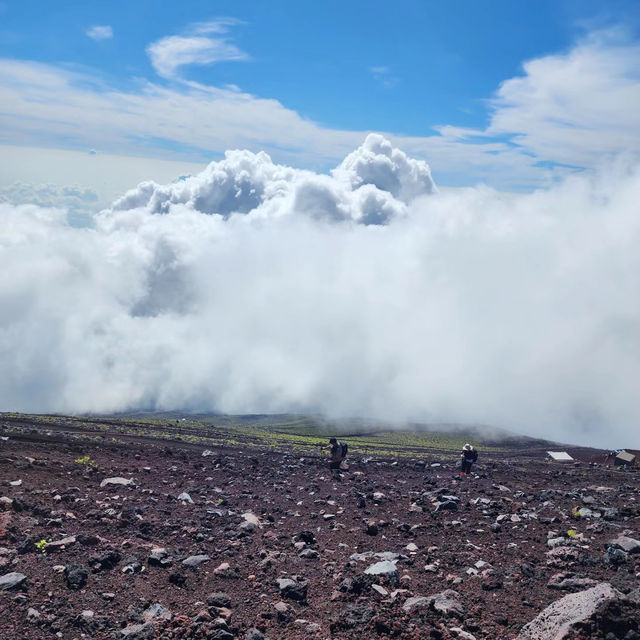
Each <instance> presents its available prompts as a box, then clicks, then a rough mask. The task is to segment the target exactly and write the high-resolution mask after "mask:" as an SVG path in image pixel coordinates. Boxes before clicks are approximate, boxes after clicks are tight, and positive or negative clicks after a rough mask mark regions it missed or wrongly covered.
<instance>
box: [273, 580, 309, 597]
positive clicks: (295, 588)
mask: <svg viewBox="0 0 640 640" xmlns="http://www.w3.org/2000/svg"><path fill="white" fill-rule="evenodd" d="M277 582H278V588H279V589H280V595H281V596H282V597H283V598H288V599H289V600H295V601H296V602H305V601H306V600H307V585H306V584H304V583H300V582H296V581H295V580H291V578H279V579H278V581H277Z"/></svg>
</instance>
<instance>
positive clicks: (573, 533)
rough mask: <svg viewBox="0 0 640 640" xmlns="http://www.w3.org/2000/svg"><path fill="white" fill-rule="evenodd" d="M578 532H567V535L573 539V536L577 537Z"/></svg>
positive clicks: (572, 530)
mask: <svg viewBox="0 0 640 640" xmlns="http://www.w3.org/2000/svg"><path fill="white" fill-rule="evenodd" d="M577 533H578V532H577V531H576V530H575V529H569V531H567V535H568V536H569V537H570V538H573V536H575V535H576V534H577Z"/></svg>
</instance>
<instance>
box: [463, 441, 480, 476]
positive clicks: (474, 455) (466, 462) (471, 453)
mask: <svg viewBox="0 0 640 640" xmlns="http://www.w3.org/2000/svg"><path fill="white" fill-rule="evenodd" d="M460 458H461V461H460V462H461V464H460V475H461V476H466V475H467V474H468V473H471V466H472V465H473V463H474V462H475V461H476V460H477V459H478V452H477V451H476V450H475V449H474V448H473V447H472V446H471V445H470V444H468V443H467V444H465V445H464V447H462V453H461V454H460Z"/></svg>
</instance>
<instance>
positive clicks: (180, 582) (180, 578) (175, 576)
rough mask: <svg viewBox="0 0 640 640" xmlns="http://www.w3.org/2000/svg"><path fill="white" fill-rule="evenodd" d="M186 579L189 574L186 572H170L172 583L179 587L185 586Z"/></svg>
mask: <svg viewBox="0 0 640 640" xmlns="http://www.w3.org/2000/svg"><path fill="white" fill-rule="evenodd" d="M186 581H187V576H186V575H185V574H184V573H180V572H179V571H174V572H173V573H170V574H169V582H170V583H171V584H175V585H176V586H177V587H183V586H184V583H185V582H186Z"/></svg>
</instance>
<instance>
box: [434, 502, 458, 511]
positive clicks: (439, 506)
mask: <svg viewBox="0 0 640 640" xmlns="http://www.w3.org/2000/svg"><path fill="white" fill-rule="evenodd" d="M457 510H458V503H457V502H454V501H453V500H446V501H445V502H437V503H436V511H457Z"/></svg>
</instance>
